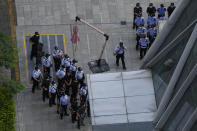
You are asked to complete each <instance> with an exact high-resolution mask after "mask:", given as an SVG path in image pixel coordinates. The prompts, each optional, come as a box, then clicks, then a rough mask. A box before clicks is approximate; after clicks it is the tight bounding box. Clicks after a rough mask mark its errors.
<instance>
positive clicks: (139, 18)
mask: <svg viewBox="0 0 197 131" xmlns="http://www.w3.org/2000/svg"><path fill="white" fill-rule="evenodd" d="M144 23H145V21H144V17H143V16H142V15H141V14H140V15H138V16H137V17H136V18H135V25H136V30H137V29H138V27H139V26H140V25H144Z"/></svg>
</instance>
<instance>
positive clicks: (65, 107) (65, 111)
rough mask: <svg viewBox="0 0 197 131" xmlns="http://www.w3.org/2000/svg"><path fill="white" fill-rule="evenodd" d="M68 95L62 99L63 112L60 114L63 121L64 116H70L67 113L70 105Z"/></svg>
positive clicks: (64, 95)
mask: <svg viewBox="0 0 197 131" xmlns="http://www.w3.org/2000/svg"><path fill="white" fill-rule="evenodd" d="M68 99H69V97H68V95H66V94H63V95H62V96H61V97H60V107H61V112H60V118H61V119H63V116H64V115H66V116H69V114H68V113H67V105H68Z"/></svg>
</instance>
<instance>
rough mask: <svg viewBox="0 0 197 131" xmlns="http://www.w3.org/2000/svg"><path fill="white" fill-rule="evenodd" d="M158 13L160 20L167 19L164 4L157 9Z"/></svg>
mask: <svg viewBox="0 0 197 131" xmlns="http://www.w3.org/2000/svg"><path fill="white" fill-rule="evenodd" d="M157 12H158V19H160V17H165V13H166V8H165V7H164V5H163V4H161V5H160V7H158V8H157Z"/></svg>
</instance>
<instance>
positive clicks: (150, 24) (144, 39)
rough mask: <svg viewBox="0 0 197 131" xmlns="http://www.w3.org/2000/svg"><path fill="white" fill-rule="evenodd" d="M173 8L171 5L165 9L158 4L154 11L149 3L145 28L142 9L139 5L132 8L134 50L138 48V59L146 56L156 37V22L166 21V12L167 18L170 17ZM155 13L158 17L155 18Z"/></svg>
mask: <svg viewBox="0 0 197 131" xmlns="http://www.w3.org/2000/svg"><path fill="white" fill-rule="evenodd" d="M175 8H176V7H175V6H174V3H171V4H170V6H169V7H168V8H167V9H166V8H165V7H164V4H160V6H159V7H158V8H157V9H156V8H155V6H154V5H153V3H150V4H149V6H148V7H147V10H146V12H147V14H148V18H147V20H146V22H147V28H146V27H145V26H144V25H145V20H144V17H143V16H142V11H143V10H142V7H141V6H140V3H137V4H136V7H135V8H134V17H133V29H135V28H136V40H137V43H136V50H138V49H139V48H140V59H142V58H143V57H144V56H145V55H146V51H147V49H148V48H150V46H151V44H152V43H153V42H154V40H155V38H156V36H157V24H158V21H159V20H165V19H166V18H165V13H166V11H167V12H168V17H170V15H171V14H172V12H173V11H174V9H175ZM156 12H157V13H158V17H156V16H155V14H156Z"/></svg>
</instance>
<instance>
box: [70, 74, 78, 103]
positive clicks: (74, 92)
mask: <svg viewBox="0 0 197 131" xmlns="http://www.w3.org/2000/svg"><path fill="white" fill-rule="evenodd" d="M71 89H72V94H71V98H70V102H71V103H72V102H73V100H74V99H76V98H77V93H78V89H79V81H78V80H77V79H76V78H75V77H74V78H73V79H72V84H71Z"/></svg>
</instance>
